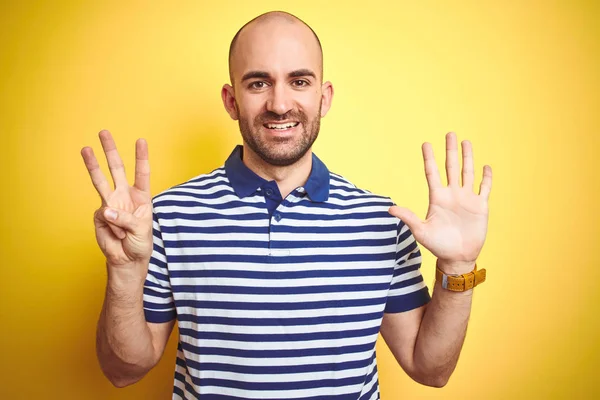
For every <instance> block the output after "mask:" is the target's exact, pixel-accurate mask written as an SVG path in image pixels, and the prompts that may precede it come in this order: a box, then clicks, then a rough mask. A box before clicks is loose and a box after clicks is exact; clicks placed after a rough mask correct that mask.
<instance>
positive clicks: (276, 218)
mask: <svg viewBox="0 0 600 400" xmlns="http://www.w3.org/2000/svg"><path fill="white" fill-rule="evenodd" d="M273 217H274V218H275V221H277V222H279V221H281V214H279V213H276V214H275V215H273Z"/></svg>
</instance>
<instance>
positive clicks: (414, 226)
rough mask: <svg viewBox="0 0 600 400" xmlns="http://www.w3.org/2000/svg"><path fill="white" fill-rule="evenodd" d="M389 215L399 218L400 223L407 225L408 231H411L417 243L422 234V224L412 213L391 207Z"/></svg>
mask: <svg viewBox="0 0 600 400" xmlns="http://www.w3.org/2000/svg"><path fill="white" fill-rule="evenodd" d="M389 213H390V214H392V215H393V216H394V217H396V218H400V220H402V222H404V223H405V224H406V225H408V229H410V230H411V232H412V233H413V235H414V236H415V238H416V239H417V241H419V239H420V238H421V233H422V232H423V222H421V220H420V219H419V217H417V216H416V214H415V213H414V212H412V211H410V210H409V209H408V208H404V207H398V206H392V207H390V209H389Z"/></svg>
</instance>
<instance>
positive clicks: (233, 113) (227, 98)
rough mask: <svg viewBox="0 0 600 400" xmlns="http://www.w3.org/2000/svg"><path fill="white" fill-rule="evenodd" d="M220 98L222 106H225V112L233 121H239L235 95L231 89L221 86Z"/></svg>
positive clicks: (226, 85) (228, 86) (230, 87)
mask: <svg viewBox="0 0 600 400" xmlns="http://www.w3.org/2000/svg"><path fill="white" fill-rule="evenodd" d="M221 98H222V99H223V105H224V106H225V110H226V111H227V113H228V114H229V116H230V117H231V119H233V120H234V121H235V120H237V119H239V113H238V109H237V107H236V105H235V93H234V91H233V87H232V86H231V85H229V84H227V83H226V84H225V85H223V89H221Z"/></svg>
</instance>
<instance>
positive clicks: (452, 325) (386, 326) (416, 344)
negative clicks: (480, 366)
mask: <svg viewBox="0 0 600 400" xmlns="http://www.w3.org/2000/svg"><path fill="white" fill-rule="evenodd" d="M472 294H473V289H471V290H469V291H466V292H451V291H449V290H445V289H443V288H442V287H441V284H440V283H439V282H436V284H435V287H434V290H433V295H432V298H431V301H430V302H429V303H428V304H426V305H424V306H422V307H419V308H416V309H414V310H411V311H406V312H402V313H393V314H392V313H386V314H384V317H383V322H382V325H381V335H382V336H383V339H384V340H385V342H386V344H387V345H388V347H389V348H390V351H391V352H392V354H393V355H394V357H395V358H396V360H397V361H398V364H400V366H401V367H402V369H403V370H404V371H405V372H406V373H407V375H408V376H410V377H411V378H412V379H413V380H415V381H416V382H419V383H421V384H423V385H427V386H434V387H442V386H444V385H445V384H446V383H447V382H448V380H449V378H450V375H451V374H452V372H453V371H454V368H455V367H456V363H457V362H458V356H459V354H460V351H461V349H462V345H463V342H464V339H465V334H466V330H467V322H468V320H469V315H470V313H471V299H472Z"/></svg>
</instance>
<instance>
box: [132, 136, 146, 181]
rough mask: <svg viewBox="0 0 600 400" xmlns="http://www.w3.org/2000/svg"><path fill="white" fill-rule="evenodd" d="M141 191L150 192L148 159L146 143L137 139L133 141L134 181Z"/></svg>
mask: <svg viewBox="0 0 600 400" xmlns="http://www.w3.org/2000/svg"><path fill="white" fill-rule="evenodd" d="M134 186H135V187H136V188H138V189H139V190H141V191H142V192H147V193H150V161H149V160H148V143H146V140H144V139H138V141H137V142H136V143H135V183H134Z"/></svg>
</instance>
